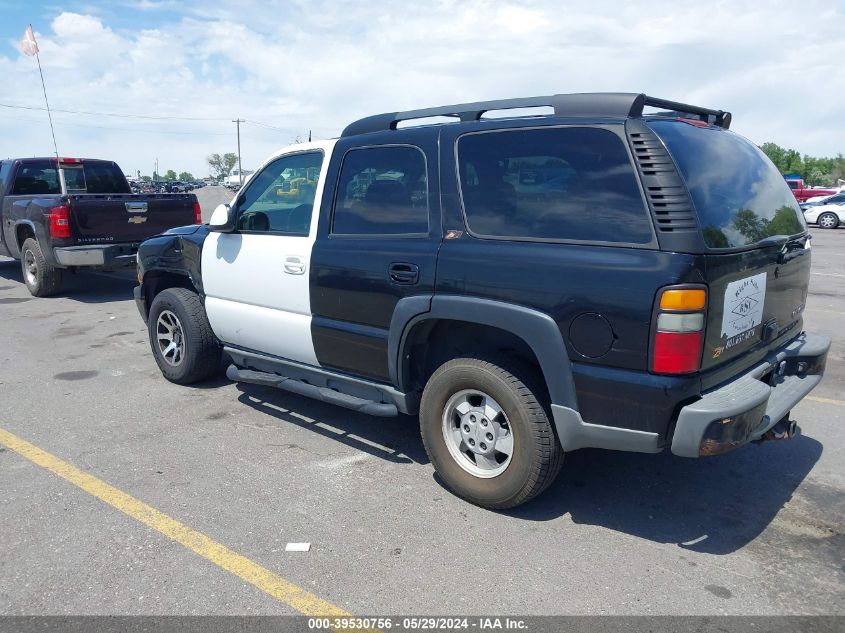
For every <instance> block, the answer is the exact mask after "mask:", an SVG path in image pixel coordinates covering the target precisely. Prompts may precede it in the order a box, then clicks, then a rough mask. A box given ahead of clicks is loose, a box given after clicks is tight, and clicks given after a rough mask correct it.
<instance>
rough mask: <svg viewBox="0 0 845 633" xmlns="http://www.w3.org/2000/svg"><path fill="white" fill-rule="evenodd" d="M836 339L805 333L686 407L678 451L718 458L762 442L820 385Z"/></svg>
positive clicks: (680, 421) (674, 446)
mask: <svg viewBox="0 0 845 633" xmlns="http://www.w3.org/2000/svg"><path fill="white" fill-rule="evenodd" d="M829 348H830V339H829V338H827V337H825V336H820V335H818V334H810V333H807V332H803V333H802V334H801V335H799V336H798V337H797V338H795V339H793V340H792V341H790V342H789V343H787V344H785V345H784V346H782V347H780V348H778V349H776V350H773V351H772V352H771V353H770V354H768V355H767V356H766V358H765V360H764V361H762V362H761V363H759V364H758V365H756V366H755V367H753V368H751V369H750V370H749V371H747V372H746V373H744V374H742V375H741V376H738V377H737V378H735V379H732V380H731V381H730V382H727V383H725V384H723V385H721V386H719V387H717V388H716V389H713V390H711V391H708V392H706V393H704V394H703V395H702V397H701V399H700V400H698V401H696V402H694V403H692V404H689V405H687V406H685V407H684V408H683V409H681V411H680V414H679V415H678V420H677V423H676V425H675V433H674V435H673V437H672V452H673V453H674V454H675V455H680V456H682V457H700V456H704V455H714V454H717V453H723V452H726V451H729V450H732V449H734V448H737V447H739V446H741V445H743V444H746V443H748V442H752V441H755V440H759V439H761V438H762V437H763V435H764V434H765V433H766V432H767V431H768V430H769V429H771V428H772V427H774V426H775V425H776V424H777V423H778V422H779V421H780V420H781V419H782V418H784V417H785V416H787V415H788V414H789V411H790V409H792V407H794V406H795V405H796V404H798V402H800V401H801V399H802V398H804V396H806V395H807V394H808V393H810V391H812V389H813V388H814V387H815V386H816V385H817V384H819V382H820V381H821V379H822V375H823V374H824V369H825V362H826V360H827V352H828V349H829Z"/></svg>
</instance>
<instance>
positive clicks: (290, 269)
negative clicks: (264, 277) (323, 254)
mask: <svg viewBox="0 0 845 633" xmlns="http://www.w3.org/2000/svg"><path fill="white" fill-rule="evenodd" d="M284 267H285V272H286V273H287V274H289V275H304V274H305V259H304V258H302V257H300V256H299V255H288V256H287V257H285V265H284Z"/></svg>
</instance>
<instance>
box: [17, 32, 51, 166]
mask: <svg viewBox="0 0 845 633" xmlns="http://www.w3.org/2000/svg"><path fill="white" fill-rule="evenodd" d="M27 35H31V36H32V43H33V44H34V46H33V48H34V50H35V59H36V60H37V61H38V74H39V75H40V76H41V89H42V90H43V91H44V103H45V104H46V105H47V120H49V121H50V134H51V135H52V136H53V149H54V150H56V160H58V158H59V146H58V145H57V144H56V131H55V130H54V129H53V115H52V114H51V113H50V102H49V101H48V100H47V86H46V85H45V84H44V72H43V71H42V70H41V57H40V56H39V55H38V42H36V41H35V31H33V30H32V25H31V24H30V25H29V32H28V33H27ZM24 52H26V51H24Z"/></svg>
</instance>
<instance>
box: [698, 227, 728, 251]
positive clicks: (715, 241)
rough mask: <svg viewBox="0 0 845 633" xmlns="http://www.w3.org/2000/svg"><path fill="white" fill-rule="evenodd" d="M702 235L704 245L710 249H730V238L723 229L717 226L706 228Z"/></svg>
mask: <svg viewBox="0 0 845 633" xmlns="http://www.w3.org/2000/svg"><path fill="white" fill-rule="evenodd" d="M701 233H702V234H703V235H704V243H705V244H707V246H709V247H710V248H728V247H729V246H730V244H728V238H727V237H726V236H725V234H724V233H723V232H722V230H721V229H719V228H717V227H715V226H705V227H704V229H702V231H701Z"/></svg>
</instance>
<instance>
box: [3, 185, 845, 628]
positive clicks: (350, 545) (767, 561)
mask: <svg viewBox="0 0 845 633" xmlns="http://www.w3.org/2000/svg"><path fill="white" fill-rule="evenodd" d="M200 191H202V190H200ZM212 193H214V192H212V191H209V190H207V191H206V192H205V194H204V195H206V196H210V195H211V194H212ZM228 195H229V196H230V194H228ZM222 197H223V198H225V196H222ZM209 200H210V199H209ZM210 204H216V201H206V200H205V198H203V206H204V216H205V217H207V216H208V213H209V212H210V209H209V208H205V207H206V206H207V205H210ZM813 234H814V239H813V248H814V253H813V275H812V282H811V289H810V296H809V299H808V303H807V310H806V314H805V327H806V328H807V329H808V330H812V331H816V332H822V333H825V334H827V335H829V336H831V337H832V338H833V341H834V342H833V347H832V349H831V353H830V356H829V360H828V368H827V376H826V378H825V380H824V381H823V382H822V384H821V385H820V386H819V387H818V388H817V389H816V390H815V391H814V392H813V393H812V394H811V398H809V399H807V400H805V401H804V402H802V403H801V404H800V405H799V406H798V407H797V408H796V409H795V410H794V411H793V418H794V419H796V420H797V421H798V422H799V424H800V425H801V427H802V429H803V435H802V436H800V437H798V438H796V439H794V440H790V441H787V442H766V443H764V444H761V445H759V446H749V447H745V448H743V449H742V450H739V451H736V452H734V453H731V454H728V455H724V456H720V457H714V458H709V459H702V460H688V459H683V458H678V457H674V456H672V455H671V454H669V453H663V454H660V455H639V454H625V453H616V452H610V451H599V450H581V451H576V452H574V453H571V454H568V455H567V456H566V459H565V463H564V467H563V471H562V473H561V476H560V477H559V478H558V480H557V482H556V483H555V484H554V485H553V486H552V488H551V489H549V490H548V491H547V492H546V493H545V494H544V495H542V496H541V497H540V498H538V499H536V500H535V501H533V502H531V503H529V504H527V505H525V506H523V507H521V508H518V509H516V510H513V511H509V512H500V513H494V512H489V511H486V510H482V509H480V508H477V507H474V506H471V505H469V504H467V503H465V502H463V501H461V500H459V499H457V498H455V497H453V496H452V495H451V494H450V493H449V492H448V491H446V490H445V489H444V488H443V487H442V486H441V485H440V484H439V483H438V480H437V478H436V477H435V476H434V475H433V470H432V467H431V465H430V464H429V463H428V460H427V458H426V456H425V452H424V450H423V447H422V442H421V440H420V436H419V431H418V427H417V420H416V419H415V418H412V417H400V418H397V419H382V418H374V417H368V416H365V415H360V414H357V413H354V412H350V411H347V410H344V409H339V408H336V407H332V406H329V405H326V404H322V403H318V402H314V401H310V400H307V399H304V398H300V397H298V396H295V395H292V394H288V393H286V392H281V391H274V390H269V389H264V388H261V387H256V386H251V385H237V384H233V383H230V382H228V381H227V380H226V379H225V378H222V377H221V378H219V379H215V380H212V381H209V382H207V383H204V384H201V385H199V386H194V387H180V386H177V385H173V384H170V383H168V382H167V381H165V380H164V379H163V378H162V377H161V375H160V373H159V371H158V368H157V367H156V364H155V362H154V360H153V358H152V356H151V353H150V350H149V345H148V342H147V336H146V330H145V327H144V325H143V323H142V321H141V319H140V317H139V315H138V313H137V310H136V308H135V305H134V303H133V301H132V299H131V291H132V287H133V286H134V284H135V282H134V278H133V274H132V272H124V273H118V274H110V275H109V274H99V273H79V274H76V275H73V276H70V281H69V283H68V284H67V285H66V287H65V288H64V289H63V291H62V292H61V294H60V295H59V296H57V297H53V298H48V299H36V298H32V297H31V296H30V295H29V293H28V292H27V290H26V288H25V286H24V285H23V283H22V279H21V273H20V268H19V265H18V263H17V262H14V261H12V260H8V259H2V258H0V429H3V430H5V431H6V432H8V433H11V434H14V436H15V437H17V438H20V439H21V440H22V441H25V442H28V443H30V444H31V445H34V447H37V448H38V449H41V450H43V451H46V452H47V453H49V455H50V457H46V458H44V459H45V460H48V461H46V462H44V463H42V464H41V465H39V464H38V463H36V462H37V460H35V461H33V459H32V458H27V457H25V456H23V455H22V454H21V453H20V450H17V449H14V450H13V448H14V447H12V448H10V447H9V446H8V443H7V445H6V446H3V445H2V437H0V499H2V511H0V614H130V615H131V614H204V615H205V614H208V615H211V614H291V613H295V612H296V609H298V608H300V606H301V604H300V603H296V601H295V600H294V599H292V598H291V597H290V595H288V594H285V593H284V592H282V594H281V595H273V594H272V592H270V591H268V590H267V589H266V588H263V587H261V586H260V585H259V584H256V582H254V581H253V580H254V576H250V575H249V573H246V574H240V575H239V574H238V573H236V571H233V570H232V569H231V568H227V566H226V565H225V564H222V563H221V560H223V559H220V558H219V557H218V558H217V559H215V556H213V555H211V554H209V555H206V554H207V553H208V552H212V550H213V548H211V549H203V547H204V546H203V543H205V541H203V539H208V540H209V542H212V543H214V544H217V545H219V546H220V547H222V548H224V549H225V550H226V551H229V552H231V553H232V554H233V555H237V556H240V557H243V560H242V561H241V563H240V564H243V565H246V566H247V568H249V569H252V568H251V567H250V565H254V567H255V569H258V570H265V571H267V572H268V573H270V574H272V575H274V576H275V577H276V578H278V579H281V582H288V583H290V584H291V586H292V587H298V588H301V589H302V590H304V591H307V592H309V595H313V596H315V597H318V598H319V599H321V600H324V601H326V602H327V603H328V604H331V605H334V606H336V607H337V608H339V609H342V610H345V611H347V612H351V613H355V614H385V615H388V614H389V615H398V614H423V613H425V614H444V615H452V614H478V615H489V614H522V615H526V614H603V613H604V614H714V615H715V614H785V613H789V614H845V567H843V560H845V534H843V525H845V494H843V493H844V492H845V343H843V338H842V337H841V336H839V331H840V327H841V324H842V323H843V322H845V299H843V297H845V229H839V230H836V231H821V230H813ZM18 448H19V447H18ZM50 459H55V460H61V463H64V464H66V465H67V467H68V468H71V467H73V469H75V470H73V469H72V470H67V469H65V470H62V469H63V468H64V467H63V466H61V464H59V466H56V467H55V468H52V469H51V468H50V467H49V466H50V465H55V464H56V463H57V462H51V461H49V460H50ZM57 473H60V474H61V473H64V474H65V475H68V477H70V480H68V478H67V477H65V478H63V476H64V475H61V476H60V474H57ZM71 475H72V476H73V477H77V480H78V481H77V482H76V483H74V481H73V477H71ZM79 477H82V478H85V477H89V478H90V479H91V480H92V482H91V486H92V487H91V488H90V489H84V487H80V481H81V480H79ZM94 478H96V479H94ZM85 481H88V480H87V479H86V480H85ZM101 485H102V486H112V487H114V489H116V490H117V491H118V492H115V493H113V495H112V496H111V497H109V496H108V495H107V494H105V493H104V495H105V496H102V495H101V496H98V495H97V494H94V492H96V491H98V490H100V491H101V490H107V488H101V487H100V486H101ZM121 495H125V497H126V498H128V499H130V500H135V501H137V502H138V503H139V504H141V505H140V506H138V508H140V509H138V508H136V509H138V512H140V514H139V515H133V514H132V513H130V512H128V511H127V509H126V507H121V506H120V504H121V503H123V504H124V505H125V504H127V503H129V504H130V505H131V502H130V501H127V500H126V498H124V497H123V496H121ZM104 499H105V501H104ZM112 501H114V503H112ZM145 508H148V509H145ZM155 512H158V513H161V515H162V516H163V517H165V518H164V519H161V521H164V522H165V523H166V519H167V520H172V521H175V522H178V524H179V525H182V526H185V529H186V530H188V531H187V532H184V533H180V534H181V535H182V536H184V542H183V541H179V540H178V539H174V536H173V534H168V533H167V532H166V531H163V529H162V528H161V524H160V523H159V522H157V521H158V519H157V518H156V517H158V515H156V514H154V513H155ZM145 513H146V514H145ZM139 517H140V518H139ZM144 517H147V518H149V517H152V518H151V519H150V520H149V521H148V522H144V521H142V519H143V518H144ZM174 529H175V528H174ZM177 532H178V530H177ZM177 536H178V534H177ZM290 542H309V543H311V549H310V551H308V552H287V551H285V549H286V544H287V543H290ZM193 545H196V548H192V546H193ZM209 547H210V546H209ZM214 551H216V550H214ZM221 551H222V550H221ZM212 553H213V552H212ZM239 560H240V559H239ZM224 562H225V561H224ZM256 573H258V572H256ZM262 573H263V572H262ZM279 586H284V585H279ZM315 599H316V598H315ZM297 605H299V606H297Z"/></svg>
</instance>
